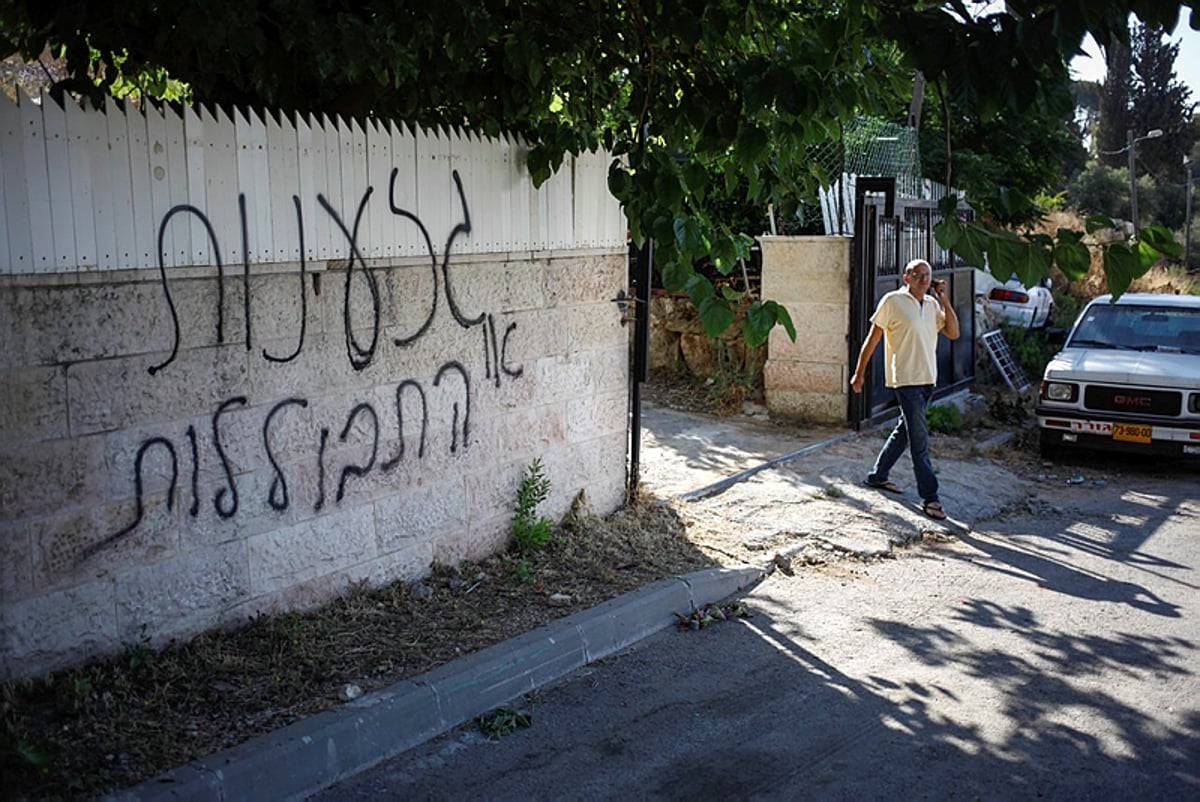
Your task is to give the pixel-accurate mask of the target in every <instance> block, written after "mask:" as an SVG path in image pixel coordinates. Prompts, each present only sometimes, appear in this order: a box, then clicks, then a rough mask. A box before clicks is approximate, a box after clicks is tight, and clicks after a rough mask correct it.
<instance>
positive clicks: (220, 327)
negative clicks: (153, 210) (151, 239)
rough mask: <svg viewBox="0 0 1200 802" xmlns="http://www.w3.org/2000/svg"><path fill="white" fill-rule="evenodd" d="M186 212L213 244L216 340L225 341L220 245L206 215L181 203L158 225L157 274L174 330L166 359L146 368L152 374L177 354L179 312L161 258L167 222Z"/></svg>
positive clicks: (223, 288) (172, 360)
mask: <svg viewBox="0 0 1200 802" xmlns="http://www.w3.org/2000/svg"><path fill="white" fill-rule="evenodd" d="M184 212H188V213H190V214H194V215H196V216H197V217H198V218H200V222H201V223H203V224H204V229H205V230H206V231H207V232H208V240H209V242H211V243H212V246H213V255H214V257H215V258H216V260H217V342H219V343H223V342H225V319H224V312H223V310H224V309H225V268H224V267H223V266H222V265H221V246H220V244H219V243H218V242H217V232H215V231H213V227H212V223H210V222H209V221H208V217H206V216H205V214H204V212H202V211H200V210H199V209H197V208H196V207H195V206H192V205H190V204H186V203H185V204H181V205H179V206H176V207H174V208H173V209H171V210H170V211H169V212H167V213H166V214H165V215H164V216H163V219H162V222H161V223H160V224H159V226H158V274H159V276H160V277H161V279H162V288H163V295H164V296H166V299H167V309H169V310H170V312H171V326H172V328H173V330H174V338H173V339H172V341H171V355H170V356H168V357H167V359H166V361H164V362H162V363H160V364H158V365H151V366H150V367H149V368H147V370H148V371H149V372H150V375H151V376H153V375H154V374H155V373H158V372H159V371H160V370H162V369H163V368H165V367H166V366H167V365H169V364H171V363H172V362H174V361H175V357H176V356H177V355H178V354H179V313H178V312H176V311H175V301H174V300H172V298H171V288H170V287H169V286H167V267H166V262H165V261H164V260H163V240H164V238H165V237H166V234H167V223H169V222H171V218H172V217H174V216H175V215H177V214H182V213H184Z"/></svg>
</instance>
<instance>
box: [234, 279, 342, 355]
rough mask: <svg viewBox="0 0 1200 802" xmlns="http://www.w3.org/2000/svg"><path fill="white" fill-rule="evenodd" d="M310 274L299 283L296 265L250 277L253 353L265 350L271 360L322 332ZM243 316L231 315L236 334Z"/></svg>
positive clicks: (289, 353)
mask: <svg viewBox="0 0 1200 802" xmlns="http://www.w3.org/2000/svg"><path fill="white" fill-rule="evenodd" d="M311 276H312V274H307V273H306V275H305V277H304V283H303V285H302V284H301V282H300V269H299V266H298V265H297V267H296V269H295V272H286V273H270V274H265V275H252V276H251V277H250V337H251V345H252V349H251V350H252V353H254V354H255V355H256V356H261V355H262V353H263V351H264V349H265V350H266V352H267V354H269V355H270V356H272V357H275V359H286V358H288V357H289V356H291V355H292V354H293V353H295V352H296V349H297V347H298V346H302V342H303V343H307V341H308V338H309V337H312V336H314V335H317V334H321V333H322V332H324V331H325V327H326V321H325V317H324V314H323V310H322V305H321V299H320V297H319V296H315V295H313V283H312V277H311ZM239 283H240V282H239ZM243 319H244V312H242V311H241V310H239V312H238V314H237V316H236V318H235V320H236V322H237V324H238V331H239V333H240V332H242V331H243V328H242V326H241V323H242V320H243ZM336 331H341V328H340V327H339V328H338V329H336ZM302 335H303V340H302Z"/></svg>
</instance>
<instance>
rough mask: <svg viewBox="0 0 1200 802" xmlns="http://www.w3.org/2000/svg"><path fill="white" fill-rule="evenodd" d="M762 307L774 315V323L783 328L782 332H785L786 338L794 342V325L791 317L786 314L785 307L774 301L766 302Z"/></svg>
mask: <svg viewBox="0 0 1200 802" xmlns="http://www.w3.org/2000/svg"><path fill="white" fill-rule="evenodd" d="M763 306H765V307H766V308H767V309H769V310H770V311H771V313H772V314H773V315H775V322H776V323H779V324H780V325H782V326H783V330H784V331H786V332H787V335H788V338H789V339H791V341H792V342H796V325H795V324H794V323H792V316H791V314H790V313H789V312H788V310H787V307H786V306H783V305H782V304H778V303H776V302H775V301H767V302H766V303H764V304H763Z"/></svg>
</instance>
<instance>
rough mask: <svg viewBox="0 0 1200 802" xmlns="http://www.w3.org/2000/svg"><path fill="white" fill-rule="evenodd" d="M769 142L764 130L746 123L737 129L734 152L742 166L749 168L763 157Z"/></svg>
mask: <svg viewBox="0 0 1200 802" xmlns="http://www.w3.org/2000/svg"><path fill="white" fill-rule="evenodd" d="M769 144H770V141H769V140H768V139H767V132H766V131H764V130H762V129H761V128H759V127H758V126H756V125H754V124H753V123H746V124H743V125H742V126H740V127H739V129H738V135H737V143H736V145H735V146H734V152H735V154H736V155H737V159H738V161H739V162H741V164H742V167H743V168H744V169H746V170H749V169H750V168H752V167H753V166H754V165H756V164H758V163H759V161H760V160H761V159H762V158H763V155H764V154H765V153H766V150H767V146H768V145H769Z"/></svg>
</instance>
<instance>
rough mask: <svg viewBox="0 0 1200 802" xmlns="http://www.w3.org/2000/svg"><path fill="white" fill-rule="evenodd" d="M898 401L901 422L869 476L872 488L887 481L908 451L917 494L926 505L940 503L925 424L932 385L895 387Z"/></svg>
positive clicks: (881, 451) (880, 451) (889, 437)
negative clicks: (906, 450)
mask: <svg viewBox="0 0 1200 802" xmlns="http://www.w3.org/2000/svg"><path fill="white" fill-rule="evenodd" d="M893 390H894V391H895V393H896V400H897V401H899V402H900V420H899V421H898V422H897V423H896V428H895V429H892V433H891V434H890V435H889V436H888V439H887V442H885V443H884V444H883V448H881V449H880V450H879V456H878V457H876V458H875V467H874V468H873V469H872V470H871V473H870V475H869V476H867V482H869V483H870V484H882V483H883V482H886V481H887V478H888V473H889V472H890V471H891V470H892V466H893V465H895V464H896V461H897V460H898V459H900V456H901V455H902V454H903V453H904V449H905V448H907V449H908V450H909V452H910V453H911V454H912V463H913V473H914V474H916V477H917V492H918V493H920V494H921V498H922V499H924V500H925V501H938V500H939V499H938V480H937V477H936V476H935V475H934V473H933V463H932V462H930V460H929V425H928V423H927V422H926V421H925V408H926V407H928V406H929V399H931V398H932V397H933V385H932V384H916V385H910V386H908V387H895V388H893Z"/></svg>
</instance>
